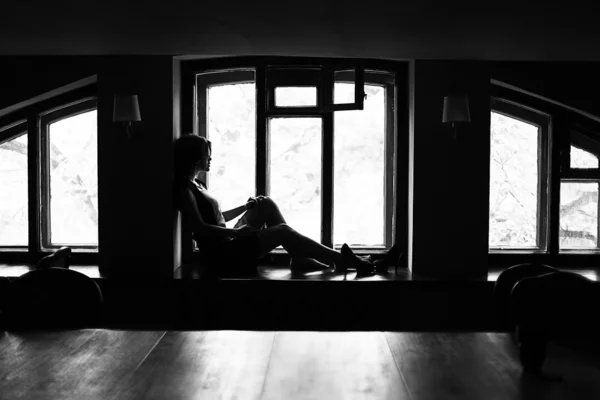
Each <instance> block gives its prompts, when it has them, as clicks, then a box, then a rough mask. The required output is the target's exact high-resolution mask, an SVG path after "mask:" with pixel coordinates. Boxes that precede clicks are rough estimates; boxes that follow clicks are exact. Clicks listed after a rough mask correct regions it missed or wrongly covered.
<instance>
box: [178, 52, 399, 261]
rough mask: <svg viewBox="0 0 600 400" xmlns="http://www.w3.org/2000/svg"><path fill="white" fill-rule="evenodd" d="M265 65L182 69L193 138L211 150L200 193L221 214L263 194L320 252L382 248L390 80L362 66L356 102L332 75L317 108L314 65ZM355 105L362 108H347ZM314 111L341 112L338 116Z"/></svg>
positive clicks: (386, 224)
mask: <svg viewBox="0 0 600 400" xmlns="http://www.w3.org/2000/svg"><path fill="white" fill-rule="evenodd" d="M271 61H272V60H271V59H261V58H258V59H253V62H248V63H246V64H241V63H238V64H237V65H236V66H235V67H223V68H220V69H216V70H214V69H213V70H203V69H202V68H201V67H199V68H194V67H191V68H190V69H191V70H193V71H191V72H190V75H189V76H190V78H189V81H190V82H192V81H193V82H194V107H193V108H192V107H190V109H194V110H195V111H196V112H195V113H194V114H195V115H194V118H193V121H194V123H193V125H192V127H193V131H194V132H195V133H198V134H200V135H202V136H207V137H208V138H209V140H211V141H212V143H213V147H212V152H213V153H212V158H213V162H212V170H211V171H210V172H209V174H208V176H206V177H204V178H205V180H206V181H207V185H208V187H209V190H211V191H212V192H213V194H214V195H215V197H216V198H217V199H219V201H220V204H221V206H222V208H223V209H229V208H232V207H236V206H238V205H240V204H243V203H245V201H246V200H247V198H248V197H249V196H252V195H257V194H266V195H269V196H271V197H272V198H273V199H274V200H275V201H276V202H277V203H278V205H279V206H280V208H281V209H282V213H283V215H284V216H285V218H286V220H287V221H288V223H289V224H290V225H291V226H293V227H294V228H295V229H296V230H298V231H299V232H301V233H302V234H304V235H306V236H308V237H310V238H312V239H314V240H316V241H318V242H321V243H323V244H325V245H329V246H332V245H333V246H341V245H342V244H343V243H346V242H347V243H349V244H351V245H353V246H354V247H355V248H356V247H358V248H363V249H365V250H371V249H384V248H386V247H390V246H391V245H392V244H393V240H394V234H393V226H394V224H395V222H394V218H395V204H394V201H393V198H394V196H393V190H394V177H395V156H396V153H395V152H396V150H395V149H396V143H395V140H396V139H395V137H396V135H395V133H396V126H395V114H394V111H395V109H394V107H395V99H396V73H395V71H394V70H393V69H390V70H386V69H375V68H373V69H369V68H368V67H365V69H364V72H362V71H361V74H360V79H361V80H362V79H364V92H365V94H366V98H365V99H364V102H363V101H362V100H361V101H360V102H356V101H355V100H356V93H355V89H356V84H357V83H356V82H357V81H356V79H355V76H356V75H357V74H355V72H354V71H351V70H350V71H347V70H346V69H344V70H341V69H340V71H337V72H335V74H334V73H333V72H332V73H331V80H330V81H329V82H330V84H331V87H332V88H333V92H330V93H331V102H330V103H327V102H326V99H325V97H324V96H327V94H326V91H325V90H324V87H325V86H324V85H325V84H324V83H323V79H322V76H323V75H322V74H321V69H320V68H321V66H322V65H325V64H324V60H302V62H300V61H296V62H294V61H292V62H289V63H286V62H281V59H277V62H271ZM285 61H288V60H285ZM325 61H327V60H325ZM320 62H321V64H320ZM223 64H224V65H226V62H223ZM233 64H235V63H233ZM213 65H214V64H213ZM332 71H333V70H332ZM363 75H364V76H363ZM333 100H335V101H333ZM358 103H364V108H363V109H362V110H358V109H352V108H357V106H356V104H358ZM324 104H336V105H337V104H342V105H343V106H342V107H341V108H343V109H344V111H331V109H327V108H326V107H321V106H323V105H324ZM258 105H261V106H258ZM184 107H185V106H184ZM183 115H184V118H185V112H184V114H183ZM234 224H235V221H230V222H228V226H233V225H234Z"/></svg>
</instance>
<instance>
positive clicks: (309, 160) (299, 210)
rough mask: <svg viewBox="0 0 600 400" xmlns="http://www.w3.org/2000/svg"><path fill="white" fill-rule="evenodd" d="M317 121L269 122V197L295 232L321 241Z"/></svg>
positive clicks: (284, 119) (319, 128)
mask: <svg viewBox="0 0 600 400" xmlns="http://www.w3.org/2000/svg"><path fill="white" fill-rule="evenodd" d="M321 129H322V123H321V119H320V118H273V119H270V120H269V144H270V152H269V154H270V159H269V165H270V171H271V174H270V185H271V192H270V195H271V197H272V198H273V200H275V202H276V203H277V204H278V205H279V207H280V209H281V212H282V214H283V216H284V218H285V219H286V221H287V222H288V223H289V224H290V226H292V227H293V228H294V229H296V230H297V231H298V232H300V233H302V234H303V235H305V236H308V237H310V238H311V239H313V240H315V241H317V242H320V241H321V235H320V232H321Z"/></svg>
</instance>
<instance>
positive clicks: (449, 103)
mask: <svg viewBox="0 0 600 400" xmlns="http://www.w3.org/2000/svg"><path fill="white" fill-rule="evenodd" d="M442 122H471V113H470V112H469V99H468V97H467V96H466V95H450V96H446V97H444V112H443V115H442Z"/></svg>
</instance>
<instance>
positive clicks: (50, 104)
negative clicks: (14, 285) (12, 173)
mask: <svg viewBox="0 0 600 400" xmlns="http://www.w3.org/2000/svg"><path fill="white" fill-rule="evenodd" d="M92 99H93V100H94V101H96V102H97V85H96V83H92V84H88V85H86V86H83V87H80V88H77V89H74V90H70V91H68V92H66V93H62V94H58V95H56V96H53V97H51V98H47V99H44V100H41V101H38V102H35V103H33V104H30V105H27V106H25V107H22V108H20V109H18V110H15V111H13V112H11V113H9V114H6V115H3V116H2V117H0V127H3V128H8V127H12V126H14V125H15V124H26V127H27V133H26V135H27V178H28V179H27V180H28V187H27V188H28V220H29V223H28V232H29V235H28V237H29V239H28V245H27V246H26V247H19V248H16V247H1V246H0V263H24V264H35V263H37V261H39V260H40V259H41V258H42V257H44V256H47V255H49V254H51V253H52V252H53V251H54V250H55V249H57V248H58V247H44V246H43V243H42V222H41V221H42V220H43V218H42V215H43V213H44V212H45V211H44V210H42V207H41V204H42V187H41V186H42V179H41V177H42V169H43V164H44V163H45V162H47V160H46V158H47V157H46V155H44V154H42V148H43V146H46V145H47V144H44V140H43V138H42V132H41V119H42V117H43V115H45V114H48V113H50V112H53V111H57V110H59V109H64V108H65V107H68V106H70V105H73V104H79V103H81V102H82V101H87V100H92ZM96 108H97V103H96ZM2 132H5V130H2V131H0V140H3V139H4V137H5V136H7V135H2ZM45 171H47V167H46V169H45ZM36 221H37V222H36ZM70 247H71V248H72V255H71V262H72V263H73V264H80V265H96V264H97V263H98V246H95V247H94V248H83V247H81V246H77V247H72V246H70Z"/></svg>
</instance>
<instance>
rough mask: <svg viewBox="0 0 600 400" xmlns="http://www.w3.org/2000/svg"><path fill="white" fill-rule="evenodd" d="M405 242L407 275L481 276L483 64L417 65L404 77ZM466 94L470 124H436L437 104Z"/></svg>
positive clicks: (485, 156)
mask: <svg viewBox="0 0 600 400" xmlns="http://www.w3.org/2000/svg"><path fill="white" fill-rule="evenodd" d="M411 86H412V90H413V91H414V94H413V95H412V96H413V100H412V105H411V121H412V129H411V138H410V139H411V146H410V147H411V149H412V151H411V155H410V163H409V164H410V171H409V173H410V174H412V175H413V178H412V180H413V185H412V187H411V188H410V196H411V198H410V204H411V206H410V209H409V213H411V214H412V223H411V227H410V229H409V237H412V239H411V240H412V243H411V246H410V248H409V254H411V259H410V264H411V269H412V271H413V273H416V274H422V275H427V276H445V277H464V276H476V277H484V276H487V254H488V218H489V217H488V216H489V211H488V203H489V164H490V161H489V149H490V134H489V132H490V129H489V127H490V102H489V73H488V68H487V64H486V63H485V62H472V61H421V60H417V61H415V63H414V66H413V68H412V71H411ZM450 93H463V94H466V95H467V96H468V98H469V102H470V114H471V122H469V123H464V124H460V126H458V135H457V139H456V140H454V139H453V138H452V136H453V129H452V127H451V126H449V125H448V124H443V123H442V110H443V98H444V96H446V95H448V94H450Z"/></svg>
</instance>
